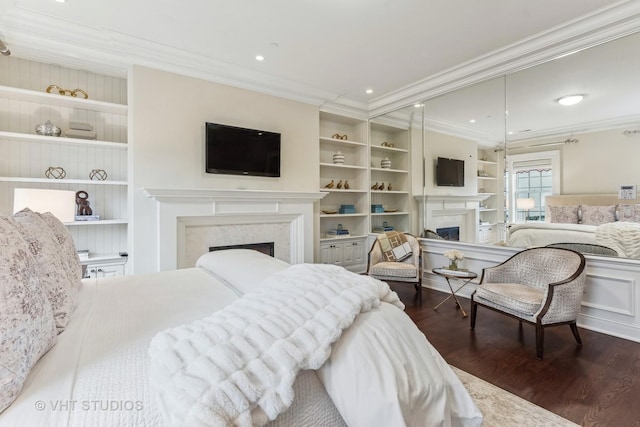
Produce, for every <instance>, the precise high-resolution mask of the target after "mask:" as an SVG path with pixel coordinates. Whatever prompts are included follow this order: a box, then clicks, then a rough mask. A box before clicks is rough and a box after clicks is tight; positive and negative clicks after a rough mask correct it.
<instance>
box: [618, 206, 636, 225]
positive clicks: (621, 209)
mask: <svg viewBox="0 0 640 427" xmlns="http://www.w3.org/2000/svg"><path fill="white" fill-rule="evenodd" d="M618 221H627V222H640V205H637V204H636V205H622V204H620V205H618Z"/></svg>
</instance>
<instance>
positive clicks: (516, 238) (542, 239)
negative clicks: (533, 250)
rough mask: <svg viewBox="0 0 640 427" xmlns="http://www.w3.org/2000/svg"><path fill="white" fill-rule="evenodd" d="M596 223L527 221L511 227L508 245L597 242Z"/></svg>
mask: <svg viewBox="0 0 640 427" xmlns="http://www.w3.org/2000/svg"><path fill="white" fill-rule="evenodd" d="M597 228H598V227H597V226H595V225H585V224H563V223H554V222H527V223H524V224H514V225H512V226H511V227H510V228H509V237H508V240H507V244H508V246H512V247H515V248H529V247H532V246H546V245H550V244H552V243H590V244H597V243H596V235H595V232H596V229H597Z"/></svg>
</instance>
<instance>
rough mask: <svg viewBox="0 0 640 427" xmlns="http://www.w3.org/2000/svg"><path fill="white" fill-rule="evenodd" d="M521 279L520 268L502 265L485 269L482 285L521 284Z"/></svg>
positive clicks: (507, 264)
mask: <svg viewBox="0 0 640 427" xmlns="http://www.w3.org/2000/svg"><path fill="white" fill-rule="evenodd" d="M519 279H520V276H519V272H518V268H514V266H512V265H510V264H509V263H502V264H498V265H496V266H493V267H485V268H483V269H482V277H481V278H480V283H481V284H482V283H519V282H520V280H519Z"/></svg>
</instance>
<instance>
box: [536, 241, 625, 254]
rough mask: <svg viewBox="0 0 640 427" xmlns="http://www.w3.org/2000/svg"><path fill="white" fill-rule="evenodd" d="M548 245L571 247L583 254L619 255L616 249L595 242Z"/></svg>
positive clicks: (549, 246)
mask: <svg viewBox="0 0 640 427" xmlns="http://www.w3.org/2000/svg"><path fill="white" fill-rule="evenodd" d="M547 247H548V248H565V249H571V250H573V251H576V252H580V253H581V254H590V255H604V256H618V252H617V251H616V250H615V249H611V248H609V247H607V246H602V245H596V244H593V243H550V244H548V245H547Z"/></svg>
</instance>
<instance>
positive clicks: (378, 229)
mask: <svg viewBox="0 0 640 427" xmlns="http://www.w3.org/2000/svg"><path fill="white" fill-rule="evenodd" d="M393 230H394V228H393V225H387V226H386V227H373V232H374V233H384V232H385V231H393Z"/></svg>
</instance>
